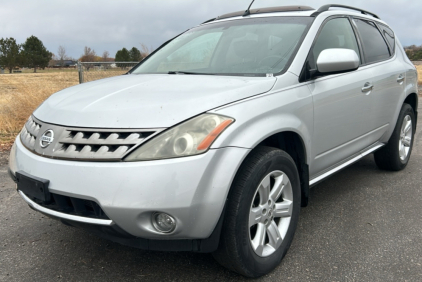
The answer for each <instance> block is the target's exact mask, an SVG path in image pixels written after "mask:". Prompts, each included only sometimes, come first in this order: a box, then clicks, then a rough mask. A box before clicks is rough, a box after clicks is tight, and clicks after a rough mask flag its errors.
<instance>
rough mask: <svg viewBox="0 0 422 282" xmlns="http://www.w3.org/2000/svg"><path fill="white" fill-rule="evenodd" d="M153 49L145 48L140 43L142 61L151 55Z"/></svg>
mask: <svg viewBox="0 0 422 282" xmlns="http://www.w3.org/2000/svg"><path fill="white" fill-rule="evenodd" d="M152 51H154V49H153V48H152V46H151V47H148V46H146V45H145V44H144V43H141V55H142V59H143V58H145V57H146V56H148V55H149V54H151V53H152Z"/></svg>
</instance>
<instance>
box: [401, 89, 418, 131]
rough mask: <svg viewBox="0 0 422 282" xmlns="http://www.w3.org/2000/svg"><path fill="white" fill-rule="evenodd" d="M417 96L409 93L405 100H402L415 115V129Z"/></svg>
mask: <svg viewBox="0 0 422 282" xmlns="http://www.w3.org/2000/svg"><path fill="white" fill-rule="evenodd" d="M418 100H419V98H418V95H417V94H416V93H411V94H409V95H407V97H406V99H404V102H403V103H404V104H409V105H410V106H411V107H412V109H413V112H414V113H415V125H414V126H415V128H416V125H417V122H418Z"/></svg>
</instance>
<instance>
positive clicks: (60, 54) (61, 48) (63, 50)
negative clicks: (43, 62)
mask: <svg viewBox="0 0 422 282" xmlns="http://www.w3.org/2000/svg"><path fill="white" fill-rule="evenodd" d="M57 57H58V59H59V64H60V68H62V67H63V66H64V60H66V58H67V56H66V48H64V46H62V45H60V46H59V49H58V50H57Z"/></svg>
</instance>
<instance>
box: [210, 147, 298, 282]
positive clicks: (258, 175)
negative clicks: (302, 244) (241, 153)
mask: <svg viewBox="0 0 422 282" xmlns="http://www.w3.org/2000/svg"><path fill="white" fill-rule="evenodd" d="M300 196H301V191H300V180H299V174H298V171H297V168H296V165H295V163H294V161H293V159H292V158H291V157H290V156H289V155H288V154H287V153H286V152H284V151H281V150H279V149H276V148H270V147H259V148H257V149H256V150H255V151H253V152H252V153H251V154H250V155H249V156H248V157H247V158H246V160H245V161H244V163H243V165H242V167H241V168H240V170H239V172H238V174H237V175H236V178H235V180H234V182H233V186H232V189H231V191H230V194H229V198H228V206H227V211H226V217H225V221H224V226H223V231H222V237H221V240H220V246H219V249H218V250H217V251H216V252H215V253H214V254H213V255H214V257H215V258H216V260H217V261H218V262H219V263H220V264H222V265H223V266H225V267H227V268H229V269H231V270H233V271H235V272H238V273H239V274H242V275H244V276H247V277H259V276H262V275H265V274H267V273H268V272H270V271H271V270H273V269H274V268H275V267H276V266H277V265H278V264H279V263H280V262H281V260H282V258H283V257H284V256H285V254H286V252H287V250H288V248H289V247H290V244H291V242H292V240H293V235H294V232H295V229H296V225H297V222H298V218H299V210H300Z"/></svg>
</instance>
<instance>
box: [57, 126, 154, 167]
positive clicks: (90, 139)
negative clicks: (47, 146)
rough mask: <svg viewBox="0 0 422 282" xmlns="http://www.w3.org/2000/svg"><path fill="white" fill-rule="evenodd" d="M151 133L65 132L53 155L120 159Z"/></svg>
mask: <svg viewBox="0 0 422 282" xmlns="http://www.w3.org/2000/svg"><path fill="white" fill-rule="evenodd" d="M153 133H154V132H132V131H131V132H113V131H112V132H110V131H106V132H104V131H98V130H97V131H93V130H80V129H79V130H65V134H64V136H63V138H60V139H59V140H58V146H57V147H56V151H55V155H56V156H57V157H59V158H75V159H81V158H83V159H107V160H110V159H116V158H119V159H120V158H121V157H122V156H124V155H125V154H126V153H127V152H128V151H129V150H130V149H131V148H133V147H134V146H135V145H137V144H140V143H142V141H143V140H145V139H146V138H147V137H148V136H150V135H151V134H153Z"/></svg>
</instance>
